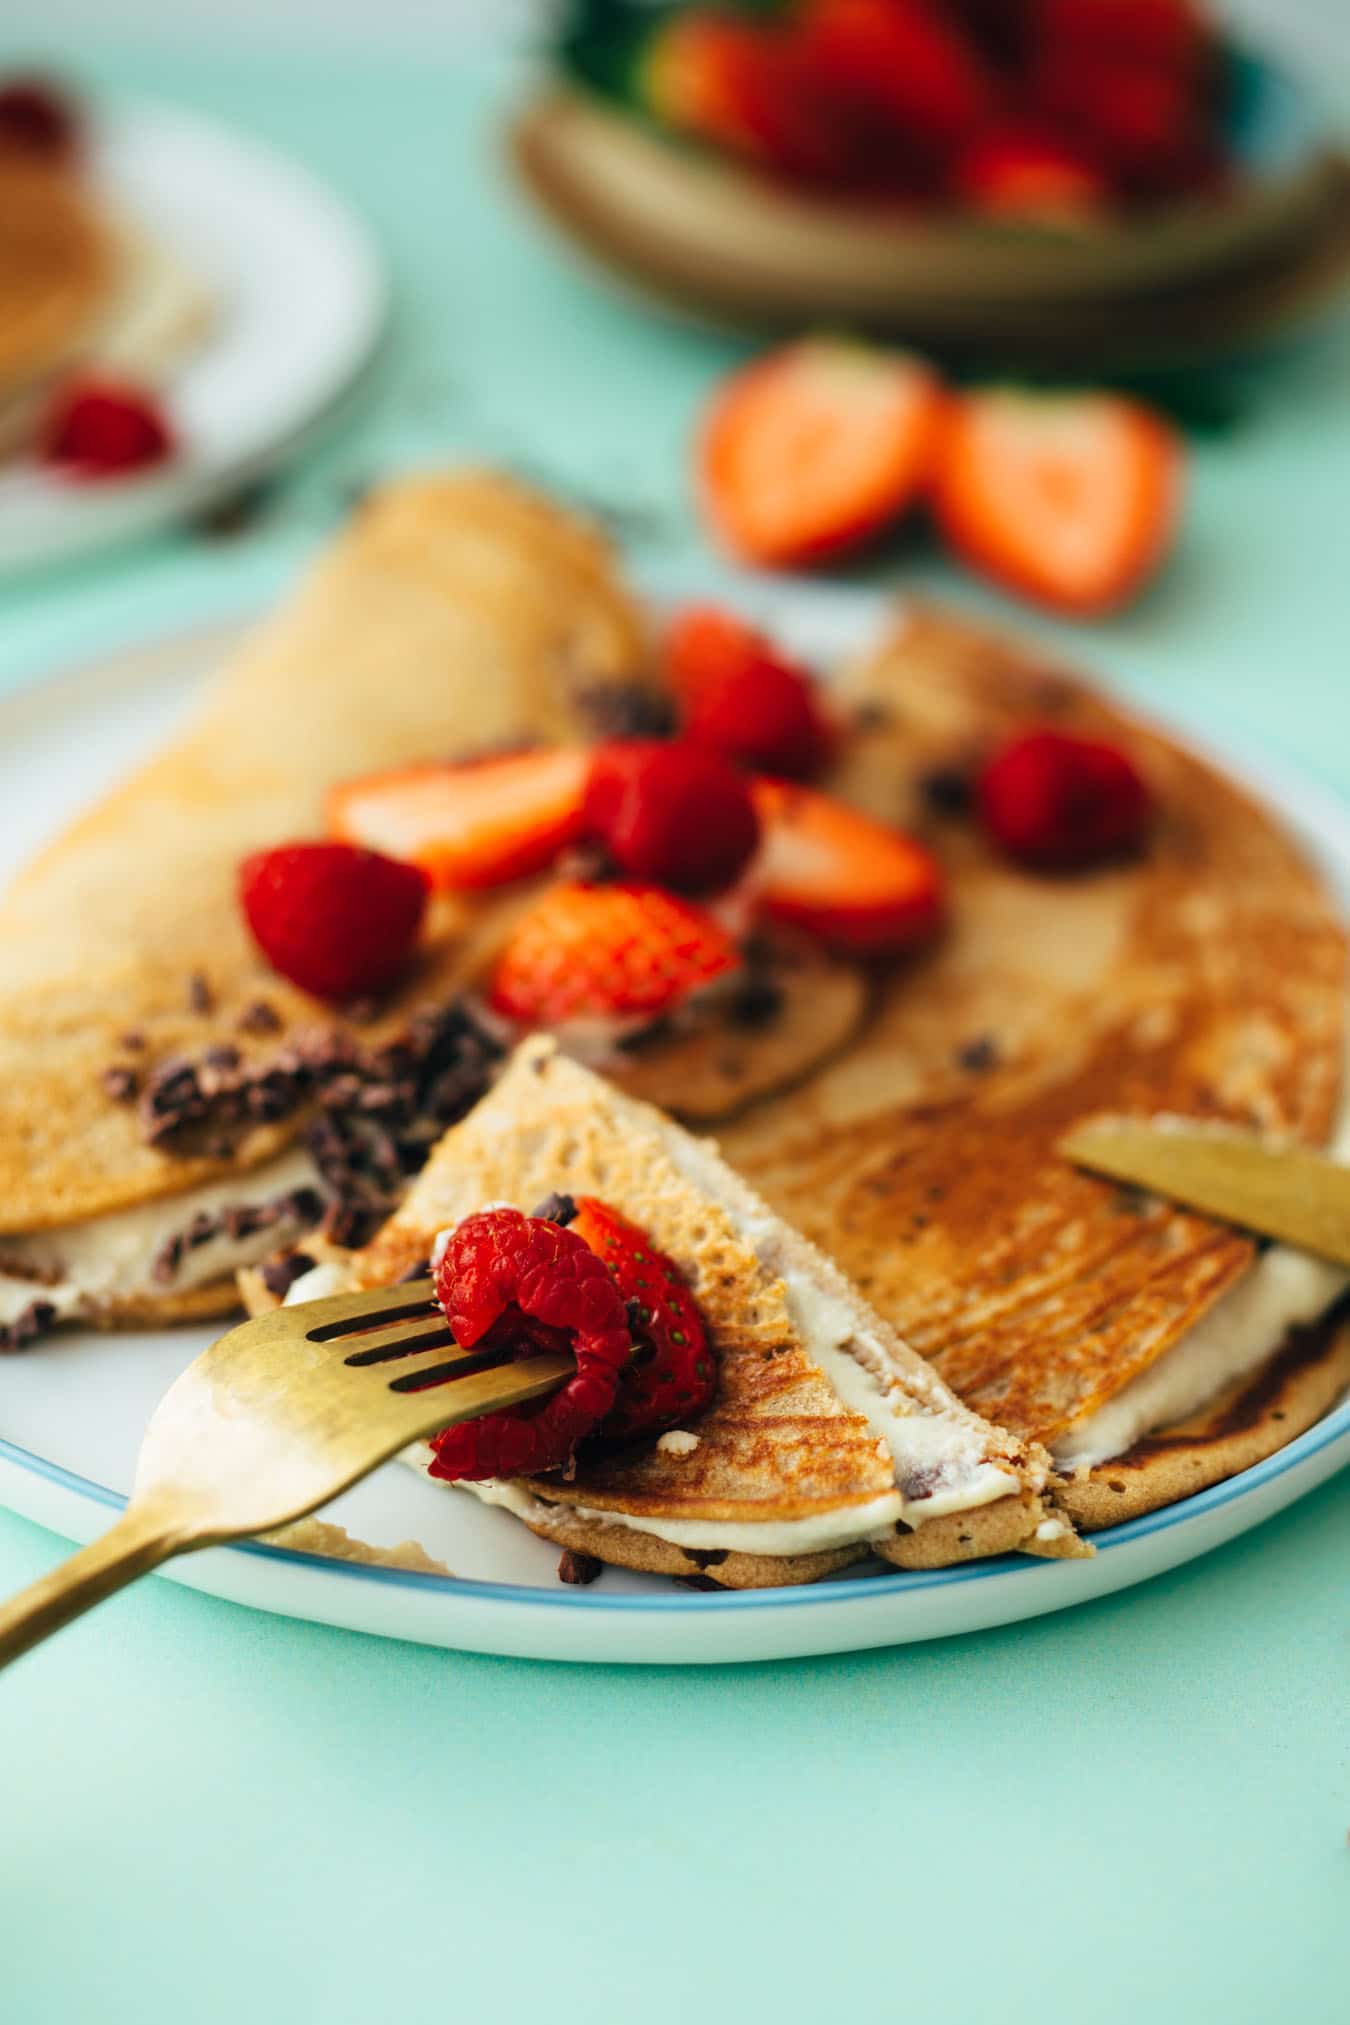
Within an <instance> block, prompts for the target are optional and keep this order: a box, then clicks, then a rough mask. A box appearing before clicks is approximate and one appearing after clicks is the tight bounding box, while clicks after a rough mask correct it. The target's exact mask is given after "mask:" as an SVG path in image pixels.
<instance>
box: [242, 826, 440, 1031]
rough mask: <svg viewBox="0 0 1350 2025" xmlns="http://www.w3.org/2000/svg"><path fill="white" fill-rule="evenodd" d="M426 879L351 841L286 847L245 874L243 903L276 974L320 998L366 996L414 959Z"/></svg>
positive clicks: (263, 856) (260, 856)
mask: <svg viewBox="0 0 1350 2025" xmlns="http://www.w3.org/2000/svg"><path fill="white" fill-rule="evenodd" d="M427 892H428V881H427V876H426V874H425V872H422V871H420V870H419V869H418V867H417V866H416V865H403V864H400V863H399V862H398V861H397V860H396V859H394V858H384V857H381V856H380V854H379V852H378V851H362V850H359V849H358V848H357V847H356V846H355V845H354V844H282V845H280V846H278V847H277V849H275V850H272V851H259V852H258V853H257V854H256V855H255V856H254V857H252V858H246V859H245V861H244V863H243V864H242V865H241V866H240V868H239V899H240V904H241V906H242V907H243V910H244V915H245V918H246V919H247V921H248V925H249V927H250V929H251V930H252V932H253V938H254V940H255V941H256V943H257V944H258V947H259V948H260V949H261V950H262V953H263V955H264V956H265V957H266V958H267V960H268V962H269V963H270V964H271V965H272V968H273V969H274V970H278V971H280V973H281V975H282V976H283V977H286V978H289V979H290V981H291V983H292V984H297V985H299V987H300V989H301V991H307V992H311V993H312V994H313V996H314V997H315V998H323V999H332V1000H336V1001H341V1000H343V999H353V998H368V997H372V996H374V995H376V994H377V993H379V992H382V991H383V990H385V988H386V987H387V986H388V985H390V984H392V983H393V981H394V979H395V978H396V977H397V976H398V973H399V972H400V971H401V970H402V968H403V966H404V964H405V963H406V962H407V960H408V958H409V957H410V956H411V954H412V951H413V946H414V944H415V943H416V941H417V936H418V932H419V930H420V929H421V926H422V916H423V914H424V912H425V910H426V901H427Z"/></svg>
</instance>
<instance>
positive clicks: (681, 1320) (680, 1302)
mask: <svg viewBox="0 0 1350 2025" xmlns="http://www.w3.org/2000/svg"><path fill="white" fill-rule="evenodd" d="M571 1228H572V1230H574V1231H575V1232H576V1234H577V1236H578V1237H580V1238H584V1239H585V1241H586V1243H587V1244H588V1245H589V1246H590V1247H591V1249H592V1251H594V1252H595V1253H596V1254H597V1256H598V1257H599V1258H601V1259H603V1260H604V1262H605V1265H606V1267H607V1268H608V1270H609V1271H610V1273H612V1275H613V1276H614V1279H615V1281H616V1283H617V1285H618V1288H619V1292H620V1293H621V1294H622V1295H623V1296H624V1299H625V1301H626V1302H627V1304H628V1316H629V1321H630V1324H631V1326H632V1331H633V1338H634V1342H635V1344H636V1346H637V1347H636V1349H635V1351H634V1353H633V1357H632V1361H631V1362H630V1363H629V1364H627V1365H626V1366H625V1367H624V1369H623V1371H622V1372H621V1373H620V1375H619V1388H618V1395H617V1397H616V1399H615V1401H614V1404H613V1406H612V1407H611V1408H610V1410H609V1412H608V1413H607V1414H606V1415H605V1418H604V1420H603V1422H602V1423H601V1426H600V1429H599V1432H600V1434H601V1435H602V1436H604V1437H605V1438H606V1439H608V1440H612V1441H634V1440H636V1439H638V1438H639V1437H640V1436H644V1435H654V1434H659V1433H660V1432H661V1431H662V1429H663V1428H669V1427H682V1426H683V1425H684V1424H685V1422H686V1421H689V1420H692V1419H693V1418H694V1416H695V1415H696V1414H699V1413H702V1412H704V1411H705V1409H706V1408H707V1407H708V1406H709V1405H710V1404H711V1402H712V1397H713V1394H714V1393H715V1392H716V1390H717V1371H716V1366H715V1364H714V1362H713V1355H712V1350H711V1348H710V1347H709V1344H708V1337H707V1331H706V1330H705V1329H704V1326H703V1317H702V1316H701V1315H700V1313H699V1311H698V1304H697V1303H696V1301H695V1300H694V1297H693V1294H692V1293H691V1292H690V1290H689V1287H688V1285H687V1284H686V1282H685V1280H684V1278H683V1276H682V1274H681V1272H680V1269H679V1267H678V1266H677V1265H676V1264H675V1261H674V1260H673V1259H670V1258H667V1257H666V1255H665V1253H664V1252H661V1251H658V1250H657V1248H656V1246H655V1245H654V1244H653V1243H652V1241H651V1239H650V1238H649V1237H648V1236H647V1233H646V1232H645V1231H644V1230H641V1229H640V1228H639V1227H638V1225H637V1224H635V1223H630V1222H629V1220H628V1218H627V1217H626V1216H620V1214H619V1212H618V1210H617V1209H611V1208H610V1207H609V1205H608V1203H604V1202H597V1201H596V1199H595V1197H594V1196H589V1195H583V1196H581V1197H580V1198H579V1199H578V1201H577V1204H576V1218H575V1221H574V1222H573V1223H572V1225H571Z"/></svg>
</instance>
